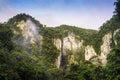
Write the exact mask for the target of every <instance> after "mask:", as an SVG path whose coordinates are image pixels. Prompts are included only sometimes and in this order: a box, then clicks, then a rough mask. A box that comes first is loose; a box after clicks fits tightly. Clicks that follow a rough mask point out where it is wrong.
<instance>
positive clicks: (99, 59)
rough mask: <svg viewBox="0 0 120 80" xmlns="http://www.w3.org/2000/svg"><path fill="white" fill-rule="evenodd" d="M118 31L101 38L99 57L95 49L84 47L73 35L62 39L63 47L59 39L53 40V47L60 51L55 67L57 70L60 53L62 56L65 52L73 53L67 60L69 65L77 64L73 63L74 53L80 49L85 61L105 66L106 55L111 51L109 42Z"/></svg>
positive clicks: (90, 46)
mask: <svg viewBox="0 0 120 80" xmlns="http://www.w3.org/2000/svg"><path fill="white" fill-rule="evenodd" d="M119 31H120V30H119V29H118V30H116V31H114V33H113V34H112V33H111V32H110V33H107V34H106V35H104V36H103V38H102V41H103V44H102V45H101V47H100V51H101V53H100V55H98V54H97V53H96V52H95V49H94V48H93V46H92V45H87V46H84V45H83V40H78V39H76V38H75V37H76V36H75V35H74V34H73V33H71V34H69V35H68V36H67V37H65V38H63V46H61V44H62V42H61V40H60V39H54V44H55V46H56V47H57V49H59V50H60V54H59V56H58V58H57V67H58V68H59V66H60V64H61V62H60V61H61V55H62V54H61V52H63V54H64V55H67V50H70V51H72V52H73V54H72V55H71V56H69V58H68V59H69V60H68V61H69V63H77V62H76V61H75V56H74V53H75V52H76V51H77V50H80V49H81V48H82V49H83V50H84V57H85V60H88V61H91V62H92V63H93V64H99V65H103V66H105V65H106V63H107V55H108V54H109V53H110V51H111V50H112V48H111V43H112V41H111V40H112V38H113V37H114V36H115V35H116V33H117V32H119ZM112 36H113V37H112ZM113 40H114V42H115V44H117V41H116V40H115V39H113ZM61 47H63V51H61ZM83 47H84V48H83Z"/></svg>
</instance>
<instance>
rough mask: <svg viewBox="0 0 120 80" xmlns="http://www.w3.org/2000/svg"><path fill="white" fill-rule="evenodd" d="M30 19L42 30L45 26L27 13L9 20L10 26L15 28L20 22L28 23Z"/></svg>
mask: <svg viewBox="0 0 120 80" xmlns="http://www.w3.org/2000/svg"><path fill="white" fill-rule="evenodd" d="M28 19H30V20H31V21H32V22H33V23H35V25H36V26H39V27H40V28H42V27H43V25H42V24H40V22H39V21H37V20H35V19H34V18H33V17H31V16H30V15H28V14H25V13H21V14H17V15H16V16H13V17H12V18H10V19H9V21H8V24H9V25H14V26H15V25H17V24H18V22H20V21H22V20H24V21H27V20H28Z"/></svg>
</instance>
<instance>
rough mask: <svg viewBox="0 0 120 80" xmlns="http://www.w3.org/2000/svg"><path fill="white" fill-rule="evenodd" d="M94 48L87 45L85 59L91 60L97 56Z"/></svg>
mask: <svg viewBox="0 0 120 80" xmlns="http://www.w3.org/2000/svg"><path fill="white" fill-rule="evenodd" d="M96 55H97V54H96V52H95V50H94V48H93V47H92V46H90V45H88V46H86V47H85V60H90V59H91V58H92V57H93V56H96Z"/></svg>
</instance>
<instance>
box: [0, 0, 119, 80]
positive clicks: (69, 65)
mask: <svg viewBox="0 0 120 80" xmlns="http://www.w3.org/2000/svg"><path fill="white" fill-rule="evenodd" d="M115 5H116V9H115V11H116V12H115V13H116V14H115V15H113V16H112V18H111V19H110V20H108V21H107V22H105V23H104V24H103V25H102V26H101V27H100V28H99V30H98V31H97V30H91V29H83V28H79V27H77V26H70V25H60V26H57V27H47V26H43V24H42V23H40V22H39V21H38V20H36V19H35V18H33V17H31V16H30V15H27V14H24V13H23V14H18V15H16V16H14V17H12V18H10V19H9V21H7V22H4V23H0V80H120V64H119V63H120V19H119V17H120V16H119V15H120V1H119V0H118V1H117V2H116V3H115Z"/></svg>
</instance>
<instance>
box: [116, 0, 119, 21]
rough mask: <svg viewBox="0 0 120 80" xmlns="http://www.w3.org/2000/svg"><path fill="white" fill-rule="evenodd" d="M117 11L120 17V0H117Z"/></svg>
mask: <svg viewBox="0 0 120 80" xmlns="http://www.w3.org/2000/svg"><path fill="white" fill-rule="evenodd" d="M115 6H116V7H115V13H116V15H117V16H118V18H119V19H120V0H117V2H115Z"/></svg>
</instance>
